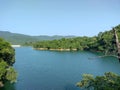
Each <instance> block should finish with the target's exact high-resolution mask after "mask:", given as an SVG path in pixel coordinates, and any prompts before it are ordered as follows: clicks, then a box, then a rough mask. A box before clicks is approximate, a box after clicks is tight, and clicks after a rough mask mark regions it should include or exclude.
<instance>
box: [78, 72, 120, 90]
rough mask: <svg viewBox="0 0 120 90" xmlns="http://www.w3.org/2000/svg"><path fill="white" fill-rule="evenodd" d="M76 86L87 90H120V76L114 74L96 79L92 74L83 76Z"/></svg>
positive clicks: (106, 74) (109, 73) (107, 74)
mask: <svg viewBox="0 0 120 90" xmlns="http://www.w3.org/2000/svg"><path fill="white" fill-rule="evenodd" d="M76 85H77V86H78V87H80V88H84V89H87V90H120V76H119V75H117V74H115V73H112V72H106V73H105V74H104V75H103V76H96V77H95V78H94V77H93V75H91V74H83V79H82V80H81V81H80V82H78V83H77V84H76Z"/></svg>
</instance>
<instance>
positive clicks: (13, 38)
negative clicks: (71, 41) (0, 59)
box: [0, 31, 75, 45]
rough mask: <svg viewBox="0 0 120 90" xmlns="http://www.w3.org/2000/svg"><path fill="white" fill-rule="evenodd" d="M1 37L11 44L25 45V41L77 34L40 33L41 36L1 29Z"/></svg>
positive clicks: (59, 37) (52, 38)
mask: <svg viewBox="0 0 120 90" xmlns="http://www.w3.org/2000/svg"><path fill="white" fill-rule="evenodd" d="M0 37H1V38H4V39H5V40H6V41H8V42H10V43H11V44H20V45H23V44H25V43H30V42H36V41H43V40H54V39H61V38H72V37H75V36H57V35H55V36H47V35H40V36H30V35H24V34H18V33H11V32H8V31H0Z"/></svg>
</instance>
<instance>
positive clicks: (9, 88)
mask: <svg viewBox="0 0 120 90" xmlns="http://www.w3.org/2000/svg"><path fill="white" fill-rule="evenodd" d="M0 90H16V89H15V85H14V84H11V83H10V82H6V83H5V85H4V87H2V88H0Z"/></svg>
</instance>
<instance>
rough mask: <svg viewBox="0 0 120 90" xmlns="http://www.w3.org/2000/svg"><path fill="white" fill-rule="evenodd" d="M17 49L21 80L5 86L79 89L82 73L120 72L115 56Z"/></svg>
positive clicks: (30, 89)
mask: <svg viewBox="0 0 120 90" xmlns="http://www.w3.org/2000/svg"><path fill="white" fill-rule="evenodd" d="M15 50H16V63H15V64H14V67H15V68H16V70H17V72H18V74H19V75H18V82H17V83H16V84H9V83H6V86H5V87H4V88H2V90H80V89H79V88H78V87H76V86H75V84H76V83H77V82H78V81H80V80H81V79H82V74H83V73H89V74H93V75H94V76H96V75H103V74H104V72H109V71H111V72H114V73H117V74H120V71H119V69H120V63H119V62H118V60H117V59H116V58H114V57H104V58H95V59H89V58H91V57H97V56H98V54H96V53H92V52H86V51H79V52H57V51H38V50H34V49H32V48H31V47H20V48H15Z"/></svg>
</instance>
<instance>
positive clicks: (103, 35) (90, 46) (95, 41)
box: [33, 25, 120, 54]
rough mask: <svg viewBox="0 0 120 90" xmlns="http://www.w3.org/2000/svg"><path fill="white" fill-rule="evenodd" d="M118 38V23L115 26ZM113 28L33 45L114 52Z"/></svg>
mask: <svg viewBox="0 0 120 90" xmlns="http://www.w3.org/2000/svg"><path fill="white" fill-rule="evenodd" d="M115 29H116V31H117V34H118V37H119V39H120V25H118V26H116V27H115ZM113 37H114V32H113V30H109V31H105V32H100V33H99V34H98V35H97V36H94V37H76V38H70V39H65V38H63V39H60V40H52V41H40V42H36V43H35V44H34V45H33V47H34V48H37V49H46V50H92V51H100V52H104V53H107V54H111V53H115V52H116V45H115V40H114V38H113Z"/></svg>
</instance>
